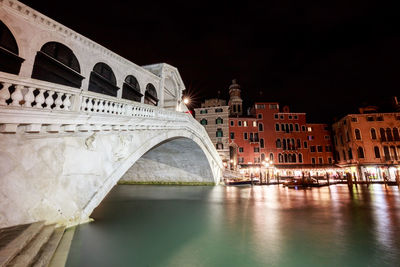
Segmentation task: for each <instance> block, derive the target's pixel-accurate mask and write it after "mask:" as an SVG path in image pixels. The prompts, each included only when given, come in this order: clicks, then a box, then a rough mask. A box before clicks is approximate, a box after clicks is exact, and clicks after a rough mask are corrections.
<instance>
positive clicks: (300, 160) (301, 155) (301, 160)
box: [298, 153, 303, 163]
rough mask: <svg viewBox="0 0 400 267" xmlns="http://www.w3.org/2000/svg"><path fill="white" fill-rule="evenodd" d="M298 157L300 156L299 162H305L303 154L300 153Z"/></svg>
mask: <svg viewBox="0 0 400 267" xmlns="http://www.w3.org/2000/svg"><path fill="white" fill-rule="evenodd" d="M298 157H299V163H303V154H301V153H300V154H299V156H298Z"/></svg>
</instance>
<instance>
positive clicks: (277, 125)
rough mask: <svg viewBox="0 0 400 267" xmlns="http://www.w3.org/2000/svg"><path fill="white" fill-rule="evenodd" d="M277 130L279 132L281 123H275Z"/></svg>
mask: <svg viewBox="0 0 400 267" xmlns="http://www.w3.org/2000/svg"><path fill="white" fill-rule="evenodd" d="M275 131H277V132H279V123H275Z"/></svg>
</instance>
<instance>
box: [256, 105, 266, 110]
mask: <svg viewBox="0 0 400 267" xmlns="http://www.w3.org/2000/svg"><path fill="white" fill-rule="evenodd" d="M256 109H265V105H264V104H256Z"/></svg>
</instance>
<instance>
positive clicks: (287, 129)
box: [285, 123, 290, 133]
mask: <svg viewBox="0 0 400 267" xmlns="http://www.w3.org/2000/svg"><path fill="white" fill-rule="evenodd" d="M285 129H286V132H287V133H288V132H289V130H290V129H289V123H286V126H285Z"/></svg>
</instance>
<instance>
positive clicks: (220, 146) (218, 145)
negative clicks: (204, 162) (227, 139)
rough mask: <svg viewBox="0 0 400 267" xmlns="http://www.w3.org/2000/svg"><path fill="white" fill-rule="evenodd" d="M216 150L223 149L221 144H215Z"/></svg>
mask: <svg viewBox="0 0 400 267" xmlns="http://www.w3.org/2000/svg"><path fill="white" fill-rule="evenodd" d="M216 148H217V149H224V144H222V143H217V145H216Z"/></svg>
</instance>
